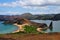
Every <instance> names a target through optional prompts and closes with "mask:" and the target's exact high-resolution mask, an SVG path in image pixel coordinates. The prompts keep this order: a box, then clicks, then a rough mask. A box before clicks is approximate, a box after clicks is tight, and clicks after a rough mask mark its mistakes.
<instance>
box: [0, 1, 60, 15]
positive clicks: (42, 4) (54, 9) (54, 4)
mask: <svg viewBox="0 0 60 40" xmlns="http://www.w3.org/2000/svg"><path fill="white" fill-rule="evenodd" d="M27 12H29V13H32V14H57V13H60V0H0V15H20V14H22V13H27Z"/></svg>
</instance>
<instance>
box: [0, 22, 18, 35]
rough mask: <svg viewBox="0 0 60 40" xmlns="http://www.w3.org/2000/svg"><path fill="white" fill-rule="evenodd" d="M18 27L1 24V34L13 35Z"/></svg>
mask: <svg viewBox="0 0 60 40" xmlns="http://www.w3.org/2000/svg"><path fill="white" fill-rule="evenodd" d="M17 29H18V27H16V26H14V25H9V24H7V25H4V24H2V22H0V34H5V33H12V32H13V31H15V30H17Z"/></svg>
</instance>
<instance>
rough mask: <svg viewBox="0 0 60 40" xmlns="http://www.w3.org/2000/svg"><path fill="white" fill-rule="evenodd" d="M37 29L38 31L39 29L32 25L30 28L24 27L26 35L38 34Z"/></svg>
mask: <svg viewBox="0 0 60 40" xmlns="http://www.w3.org/2000/svg"><path fill="white" fill-rule="evenodd" d="M36 29H37V27H35V26H32V25H29V26H28V25H25V26H24V30H25V32H26V33H38V32H37V30H36Z"/></svg>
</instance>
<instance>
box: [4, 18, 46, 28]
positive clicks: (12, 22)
mask: <svg viewBox="0 0 60 40" xmlns="http://www.w3.org/2000/svg"><path fill="white" fill-rule="evenodd" d="M4 23H6V24H8V23H11V24H14V23H17V24H20V25H22V24H26V23H27V24H29V25H33V26H35V27H39V28H45V27H47V25H46V24H45V23H36V22H32V21H29V20H27V19H25V18H20V19H19V18H17V19H16V21H14V20H8V21H5V22H4Z"/></svg>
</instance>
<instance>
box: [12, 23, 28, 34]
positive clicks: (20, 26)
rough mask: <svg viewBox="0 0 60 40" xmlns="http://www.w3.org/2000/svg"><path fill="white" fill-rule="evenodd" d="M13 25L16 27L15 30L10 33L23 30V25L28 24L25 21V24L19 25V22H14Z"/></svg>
mask: <svg viewBox="0 0 60 40" xmlns="http://www.w3.org/2000/svg"><path fill="white" fill-rule="evenodd" d="M13 25H15V26H17V27H18V29H17V30H15V31H14V32H12V33H16V32H19V31H24V26H25V25H28V24H27V23H26V24H22V25H19V24H17V23H15V24H13Z"/></svg>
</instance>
